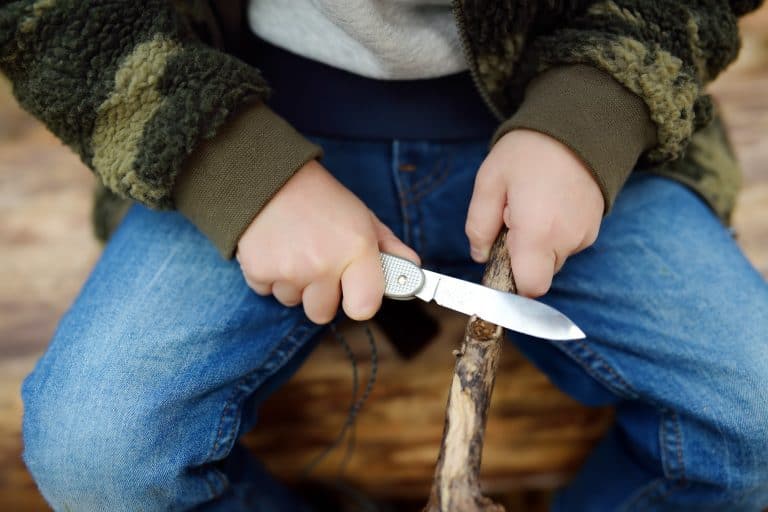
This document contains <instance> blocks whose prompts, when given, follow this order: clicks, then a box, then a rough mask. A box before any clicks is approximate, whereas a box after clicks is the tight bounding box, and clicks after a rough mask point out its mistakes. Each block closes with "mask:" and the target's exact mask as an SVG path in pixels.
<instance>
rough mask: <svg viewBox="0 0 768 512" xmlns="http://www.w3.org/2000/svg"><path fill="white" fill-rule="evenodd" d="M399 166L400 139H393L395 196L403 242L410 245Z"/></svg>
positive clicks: (408, 225)
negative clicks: (400, 220)
mask: <svg viewBox="0 0 768 512" xmlns="http://www.w3.org/2000/svg"><path fill="white" fill-rule="evenodd" d="M399 167H400V141H399V140H397V139H395V140H393V141H392V168H391V172H392V179H393V181H394V182H395V187H396V188H397V198H398V200H399V201H400V215H401V216H402V222H403V242H404V243H405V244H406V245H411V244H412V243H413V241H412V240H411V223H410V219H409V218H408V209H407V207H406V206H407V204H408V200H407V198H406V193H405V189H404V186H403V182H402V180H401V179H400V177H401V173H400V170H399ZM414 249H416V251H417V252H418V250H419V249H418V248H416V247H414Z"/></svg>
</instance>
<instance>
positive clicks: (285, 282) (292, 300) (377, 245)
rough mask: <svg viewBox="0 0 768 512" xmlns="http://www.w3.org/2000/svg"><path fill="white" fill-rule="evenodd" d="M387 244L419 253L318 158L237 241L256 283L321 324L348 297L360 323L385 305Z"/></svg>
mask: <svg viewBox="0 0 768 512" xmlns="http://www.w3.org/2000/svg"><path fill="white" fill-rule="evenodd" d="M379 249H381V250H382V251H385V252H389V253H392V254H396V255H398V256H402V257H403V258H407V259H409V260H412V261H414V262H418V261H419V257H418V255H417V254H416V253H415V252H414V251H412V250H411V249H409V248H408V247H407V246H406V245H404V244H403V243H402V242H401V241H400V240H398V239H397V238H396V237H395V235H394V234H393V233H392V231H390V230H389V228H387V227H386V226H385V225H384V224H382V223H381V222H380V221H379V220H378V219H377V218H376V216H375V215H374V214H373V213H372V212H371V211H370V210H369V209H368V208H367V207H366V206H365V205H364V204H363V203H362V202H361V201H360V200H359V199H358V198H357V197H356V196H355V195H354V194H353V193H352V192H350V191H349V190H348V189H347V188H345V187H344V186H343V185H342V184H341V183H339V182H338V181H337V180H336V179H335V178H334V177H333V176H331V174H330V173H328V171H326V170H325V169H324V168H323V167H322V166H321V165H320V164H319V163H318V162H316V161H314V160H313V161H312V162H309V163H307V164H306V165H305V166H304V167H302V168H301V169H300V170H299V171H298V172H297V173H296V174H295V175H294V176H293V177H292V178H291V179H290V180H289V181H288V183H286V184H285V185H284V186H283V187H282V188H281V189H280V190H279V191H278V192H277V194H276V195H275V196H274V197H273V198H272V199H271V200H270V201H269V203H267V206H266V207H264V209H263V210H262V211H261V213H260V214H259V215H258V216H257V217H256V219H255V220H254V221H253V222H252V223H251V225H250V226H249V227H248V229H246V230H245V232H244V233H243V235H242V237H240V241H239V242H238V244H237V260H238V261H239V262H240V267H241V268H242V270H243V275H244V276H245V280H246V282H247V283H248V285H249V286H250V287H251V288H252V289H253V290H254V291H255V292H256V293H258V294H259V295H270V294H272V295H274V296H275V298H276V299H277V300H278V301H280V302H281V303H282V304H284V305H286V306H295V305H297V304H299V303H301V302H303V304H304V311H305V312H306V314H307V316H308V317H309V319H310V320H312V321H313V322H316V323H318V324H322V323H327V322H330V321H331V320H332V319H333V317H334V316H335V314H336V311H337V309H338V307H339V299H340V295H343V297H344V304H343V306H344V311H345V313H346V314H347V315H348V316H349V317H350V318H353V319H355V320H366V319H368V318H371V317H372V316H373V315H374V314H375V313H376V311H377V310H378V309H379V306H381V300H382V296H383V294H384V276H383V274H382V271H381V263H380V260H379Z"/></svg>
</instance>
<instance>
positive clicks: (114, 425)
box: [22, 364, 213, 511]
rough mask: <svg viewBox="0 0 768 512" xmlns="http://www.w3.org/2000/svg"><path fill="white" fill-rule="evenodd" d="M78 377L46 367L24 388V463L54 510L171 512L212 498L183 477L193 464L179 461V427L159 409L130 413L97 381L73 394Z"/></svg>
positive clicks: (205, 488) (132, 409) (131, 409)
mask: <svg viewBox="0 0 768 512" xmlns="http://www.w3.org/2000/svg"><path fill="white" fill-rule="evenodd" d="M78 378H79V376H76V375H72V374H68V373H67V372H61V371H51V370H50V369H49V368H46V367H45V364H42V365H41V367H39V368H38V369H36V370H35V371H34V372H33V373H32V374H31V375H30V376H29V377H27V379H26V381H25V382H24V385H23V388H22V397H23V401H24V409H25V411H24V428H23V436H24V454H23V459H24V462H25V463H26V465H27V468H28V469H29V472H30V474H31V475H32V477H33V479H34V480H35V482H36V483H37V485H38V488H39V489H40V492H41V493H42V495H43V496H44V497H45V499H46V500H47V501H48V503H49V504H50V505H51V506H52V507H53V508H54V509H55V510H82V511H90V510H159V509H163V510H172V509H182V508H185V506H184V505H183V504H184V503H196V502H197V503H199V502H203V501H206V500H208V499H210V498H211V497H212V494H213V491H212V488H211V487H210V486H209V485H207V484H206V482H205V481H204V480H203V479H201V478H198V479H197V480H195V479H192V480H193V481H191V482H190V481H189V480H190V479H189V478H186V477H185V476H184V473H185V471H186V470H187V469H188V468H189V467H190V466H193V465H194V464H193V463H192V462H191V461H189V460H184V458H183V457H180V456H176V457H175V456H174V455H175V453H174V452H175V451H174V447H173V446H172V442H171V441H168V439H169V438H173V434H174V431H175V429H174V425H173V424H169V422H164V421H163V417H162V416H163V415H162V413H161V412H160V411H159V410H158V409H157V408H155V407H135V404H132V405H131V407H125V405H126V404H125V403H124V401H123V400H122V399H121V397H119V396H117V397H116V396H114V395H113V394H112V393H110V386H108V385H107V386H103V387H102V386H100V385H99V383H98V382H92V383H91V384H90V386H91V387H90V389H88V388H87V387H86V392H85V393H76V392H73V389H75V388H77V389H79V390H82V389H83V386H82V384H76V383H75V381H76V380H77V379H78ZM179 451H181V450H179ZM182 491H183V492H182Z"/></svg>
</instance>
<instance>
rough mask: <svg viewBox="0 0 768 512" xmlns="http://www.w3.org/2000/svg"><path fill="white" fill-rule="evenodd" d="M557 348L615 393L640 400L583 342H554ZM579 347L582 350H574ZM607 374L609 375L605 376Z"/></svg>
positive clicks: (616, 372)
mask: <svg viewBox="0 0 768 512" xmlns="http://www.w3.org/2000/svg"><path fill="white" fill-rule="evenodd" d="M553 343H554V345H555V346H556V347H558V348H559V349H560V350H561V351H563V352H565V353H566V354H567V355H568V356H569V357H570V358H571V359H573V360H574V361H575V362H576V364H578V365H579V366H581V367H582V368H583V369H584V370H585V371H586V372H587V373H588V374H589V375H591V376H593V377H594V378H595V379H597V380H598V381H599V382H602V383H604V384H605V385H606V386H607V387H608V388H609V389H611V390H613V391H615V392H616V393H618V394H619V396H623V397H624V398H630V399H635V400H636V399H638V398H639V395H638V393H637V391H635V390H634V388H632V386H631V385H630V384H629V383H628V382H627V381H626V380H625V379H624V378H623V377H622V376H621V375H620V374H619V373H618V371H617V370H615V369H614V368H613V367H612V366H611V365H610V364H609V363H608V361H606V360H605V359H603V358H602V357H601V356H600V355H599V354H597V353H596V352H595V351H594V350H592V349H591V348H589V346H588V345H587V344H586V343H585V342H584V341H583V340H570V341H567V342H553ZM576 347H578V348H579V349H580V350H574V348H576ZM606 372H607V374H608V375H605V373H606Z"/></svg>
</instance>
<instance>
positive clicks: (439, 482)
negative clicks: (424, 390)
mask: <svg viewBox="0 0 768 512" xmlns="http://www.w3.org/2000/svg"><path fill="white" fill-rule="evenodd" d="M506 234H507V231H506V229H504V230H502V232H501V233H500V234H499V236H498V238H497V239H496V242H495V243H494V244H493V248H492V249H491V255H490V259H489V261H488V264H487V266H486V268H485V274H484V275H483V281H482V282H483V284H484V285H485V286H488V287H491V288H495V289H497V290H503V291H508V292H513V293H514V292H515V282H514V279H513V277H512V269H511V267H510V264H509V255H508V253H507V250H506V247H505V244H504V242H505V239H506ZM503 336H504V330H503V329H502V328H501V327H499V326H497V325H494V324H491V323H489V322H486V321H484V320H480V319H479V318H477V317H474V316H473V317H472V318H470V320H469V322H468V323H467V328H466V330H465V332H464V340H463V342H462V344H461V349H460V350H458V351H456V367H455V368H454V373H453V382H452V383H451V390H450V394H449V396H448V405H447V410H446V415H445V427H444V429H443V440H442V443H441V446H440V455H439V456H438V459H437V468H436V469H435V477H434V480H433V482H432V491H431V493H430V496H429V502H428V503H427V506H426V507H425V509H424V510H425V512H479V511H482V512H504V507H502V506H501V505H499V504H497V503H494V502H493V501H492V500H491V499H489V498H486V497H485V496H483V494H482V492H481V490H480V462H481V457H482V453H483V439H484V437H485V422H486V419H487V416H488V406H489V404H490V403H491V393H492V392H493V383H494V381H495V379H496V367H497V364H498V361H499V355H500V353H501V341H502V339H503Z"/></svg>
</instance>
